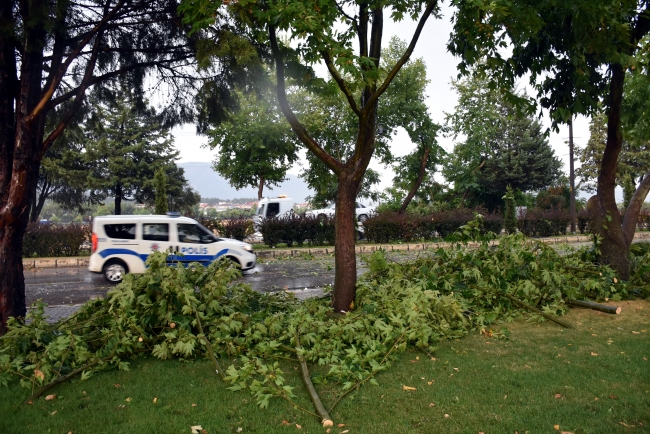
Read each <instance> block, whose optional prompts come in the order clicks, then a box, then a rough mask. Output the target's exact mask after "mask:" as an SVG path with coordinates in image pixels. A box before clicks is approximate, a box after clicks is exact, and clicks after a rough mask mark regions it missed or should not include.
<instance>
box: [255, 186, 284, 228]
mask: <svg viewBox="0 0 650 434" xmlns="http://www.w3.org/2000/svg"><path fill="white" fill-rule="evenodd" d="M291 212H293V199H291V198H289V197H287V196H285V195H280V196H278V197H274V198H268V197H265V198H263V199H261V200H260V201H259V203H258V204H257V211H256V212H255V216H253V222H254V223H255V230H259V225H260V223H261V222H262V220H264V219H270V218H273V217H279V216H284V215H287V214H289V213H291Z"/></svg>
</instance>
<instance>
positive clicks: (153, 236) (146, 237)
mask: <svg viewBox="0 0 650 434" xmlns="http://www.w3.org/2000/svg"><path fill="white" fill-rule="evenodd" d="M169 226H170V225H169V223H147V222H146V221H145V222H144V223H142V241H141V242H140V247H139V248H140V255H141V256H140V257H142V258H146V257H148V256H149V255H150V254H151V253H152V252H169V251H170V248H171V247H172V242H171V238H170V231H169V230H170V227H169ZM171 260H173V257H171V256H168V257H167V261H168V262H169V261H171Z"/></svg>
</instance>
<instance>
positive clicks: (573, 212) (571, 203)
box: [569, 115, 576, 233]
mask: <svg viewBox="0 0 650 434" xmlns="http://www.w3.org/2000/svg"><path fill="white" fill-rule="evenodd" d="M569 185H570V188H571V194H570V196H569V213H570V214H571V232H572V233H575V231H576V180H575V172H574V170H573V115H571V118H570V119H569Z"/></svg>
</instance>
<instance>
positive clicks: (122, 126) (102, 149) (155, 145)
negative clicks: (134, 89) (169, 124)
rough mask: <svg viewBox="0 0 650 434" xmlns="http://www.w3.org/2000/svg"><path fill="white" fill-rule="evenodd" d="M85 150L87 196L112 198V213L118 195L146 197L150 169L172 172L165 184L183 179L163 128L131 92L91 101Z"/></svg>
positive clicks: (118, 210) (152, 191)
mask: <svg viewBox="0 0 650 434" xmlns="http://www.w3.org/2000/svg"><path fill="white" fill-rule="evenodd" d="M84 131H85V136H86V138H87V139H86V140H87V143H86V153H85V154H84V158H85V159H86V160H87V161H88V162H91V164H92V166H91V171H90V172H89V173H88V178H87V180H88V186H89V188H90V195H91V197H92V199H93V201H95V202H97V201H102V200H103V199H104V198H106V197H109V196H110V197H113V198H114V199H115V214H116V215H119V214H121V213H122V211H121V205H122V200H137V201H139V202H145V201H147V200H149V201H152V200H153V199H154V197H155V186H153V188H151V186H150V187H149V188H148V189H147V188H146V187H147V186H148V184H149V185H150V184H151V183H152V181H153V180H154V176H155V173H156V170H161V169H162V170H164V171H165V172H170V175H171V174H172V173H173V172H176V174H178V175H180V177H178V176H176V177H174V176H170V177H169V178H168V180H169V181H168V184H169V185H168V188H169V189H170V190H171V188H172V187H173V186H175V185H176V186H179V185H183V184H185V183H186V181H185V178H184V177H183V173H182V172H183V169H180V170H179V169H177V168H176V165H175V163H174V160H176V159H177V158H178V151H177V150H175V149H174V145H173V138H172V136H171V134H170V132H169V130H167V129H165V128H162V127H161V125H160V123H159V119H158V117H157V116H156V113H155V112H154V111H153V109H151V108H138V107H136V104H134V100H133V97H132V95H129V94H126V95H125V94H121V95H118V97H117V98H116V99H115V100H114V101H110V102H105V103H104V104H100V103H98V104H96V105H95V108H94V110H93V113H92V115H91V117H90V119H89V120H88V121H87V123H86V126H85V128H84Z"/></svg>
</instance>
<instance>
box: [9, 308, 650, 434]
mask: <svg viewBox="0 0 650 434" xmlns="http://www.w3.org/2000/svg"><path fill="white" fill-rule="evenodd" d="M620 305H621V306H623V312H622V314H621V315H618V316H613V315H607V314H602V313H600V312H595V311H588V310H581V309H573V310H572V311H571V312H570V313H569V314H568V315H567V316H566V317H565V319H566V320H568V321H569V322H571V323H572V324H575V326H576V328H575V329H567V330H565V329H562V328H560V327H559V326H558V325H556V324H553V323H549V322H546V323H542V324H529V323H525V322H517V323H513V324H508V325H507V328H508V329H509V330H510V332H511V334H510V339H509V340H497V339H494V338H489V337H487V336H485V335H481V334H479V333H473V334H471V335H470V336H468V337H466V338H464V339H461V340H457V341H447V342H443V343H441V344H440V345H439V348H438V350H437V351H436V352H435V354H433V356H434V357H435V360H432V359H431V358H430V357H429V356H427V355H425V354H422V353H417V352H407V353H404V354H402V355H400V356H399V359H398V360H397V361H396V362H395V363H394V365H393V367H392V368H390V369H389V370H388V371H386V372H384V373H382V374H380V375H379V376H378V377H377V379H378V381H379V383H380V386H371V385H368V386H365V387H363V388H362V389H361V390H359V391H358V392H355V393H353V394H352V395H350V396H349V397H347V398H346V399H344V400H343V401H342V402H341V404H339V406H338V407H337V408H336V409H335V410H334V412H333V413H332V417H333V419H334V423H335V426H334V428H333V429H332V430H331V433H341V432H343V431H345V430H349V433H350V434H353V433H473V434H477V433H479V432H484V433H486V434H489V433H515V432H518V433H519V434H524V433H526V432H528V433H530V434H533V433H555V432H562V431H565V432H572V433H575V434H582V433H643V432H650V361H649V360H648V359H650V302H648V301H643V300H639V301H630V302H621V303H620ZM498 330H500V328H498ZM286 371H287V373H288V377H289V378H291V382H292V383H293V384H294V385H296V386H298V387H296V390H295V392H296V394H297V395H298V399H297V403H298V404H299V405H301V406H304V407H306V408H309V409H311V404H310V402H309V399H308V397H307V395H306V393H305V392H304V389H303V388H302V385H301V383H299V381H300V380H299V375H298V374H299V372H298V371H297V366H295V365H293V364H290V363H287V364H286ZM118 386H119V387H118ZM403 386H409V387H413V388H415V389H416V390H414V391H405V390H403ZM328 387H330V386H328V385H318V386H317V388H318V389H319V390H320V391H321V397H322V398H323V400H324V401H325V402H326V406H328V404H329V403H331V402H332V400H333V397H332V396H331V395H330V394H329V393H328ZM50 393H55V394H56V395H57V398H56V399H54V400H51V401H46V400H45V399H44V398H40V399H38V400H36V401H35V402H34V403H33V404H32V405H27V406H25V407H21V406H20V403H21V402H22V400H23V399H25V398H26V396H27V395H28V393H27V391H26V390H23V389H21V388H20V387H19V386H18V384H17V383H14V384H11V387H9V388H4V389H2V390H1V395H0V414H1V415H2V417H1V418H0V433H27V432H28V433H68V432H72V433H75V434H76V433H185V434H189V433H190V432H191V430H190V426H193V425H201V426H202V427H203V428H204V429H205V430H207V432H209V433H230V432H244V433H288V432H305V433H306V432H314V433H323V432H325V430H324V429H323V428H322V427H321V426H320V424H319V423H318V421H317V420H316V419H315V418H314V417H312V416H309V415H307V414H305V413H303V412H301V411H300V410H297V409H294V408H293V407H292V406H291V405H290V404H288V403H287V402H285V401H281V400H274V401H271V404H270V406H269V408H268V409H259V408H258V407H257V406H256V405H255V403H254V400H253V398H252V396H250V395H249V394H248V393H247V392H231V391H228V390H226V388H225V386H224V384H223V383H222V382H221V380H220V379H219V377H218V376H217V375H216V374H215V372H214V369H213V365H212V364H211V363H209V362H208V361H204V360H201V361H196V362H187V363H183V362H179V361H177V360H174V361H159V360H154V359H145V360H140V361H137V362H134V363H133V364H132V366H131V371H129V372H117V371H110V372H104V373H100V374H96V375H95V376H94V377H92V378H91V379H90V380H88V381H83V382H82V381H75V382H71V383H66V384H62V385H60V386H57V387H56V388H55V389H53V390H52V391H51V392H50ZM154 398H157V403H154V402H153V400H154ZM283 421H284V424H283ZM296 424H299V425H300V429H298V428H297V427H296ZM338 424H345V426H343V427H337V425H338ZM555 425H559V431H556V429H555V427H554V426H555ZM239 428H241V431H238V430H239Z"/></svg>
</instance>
